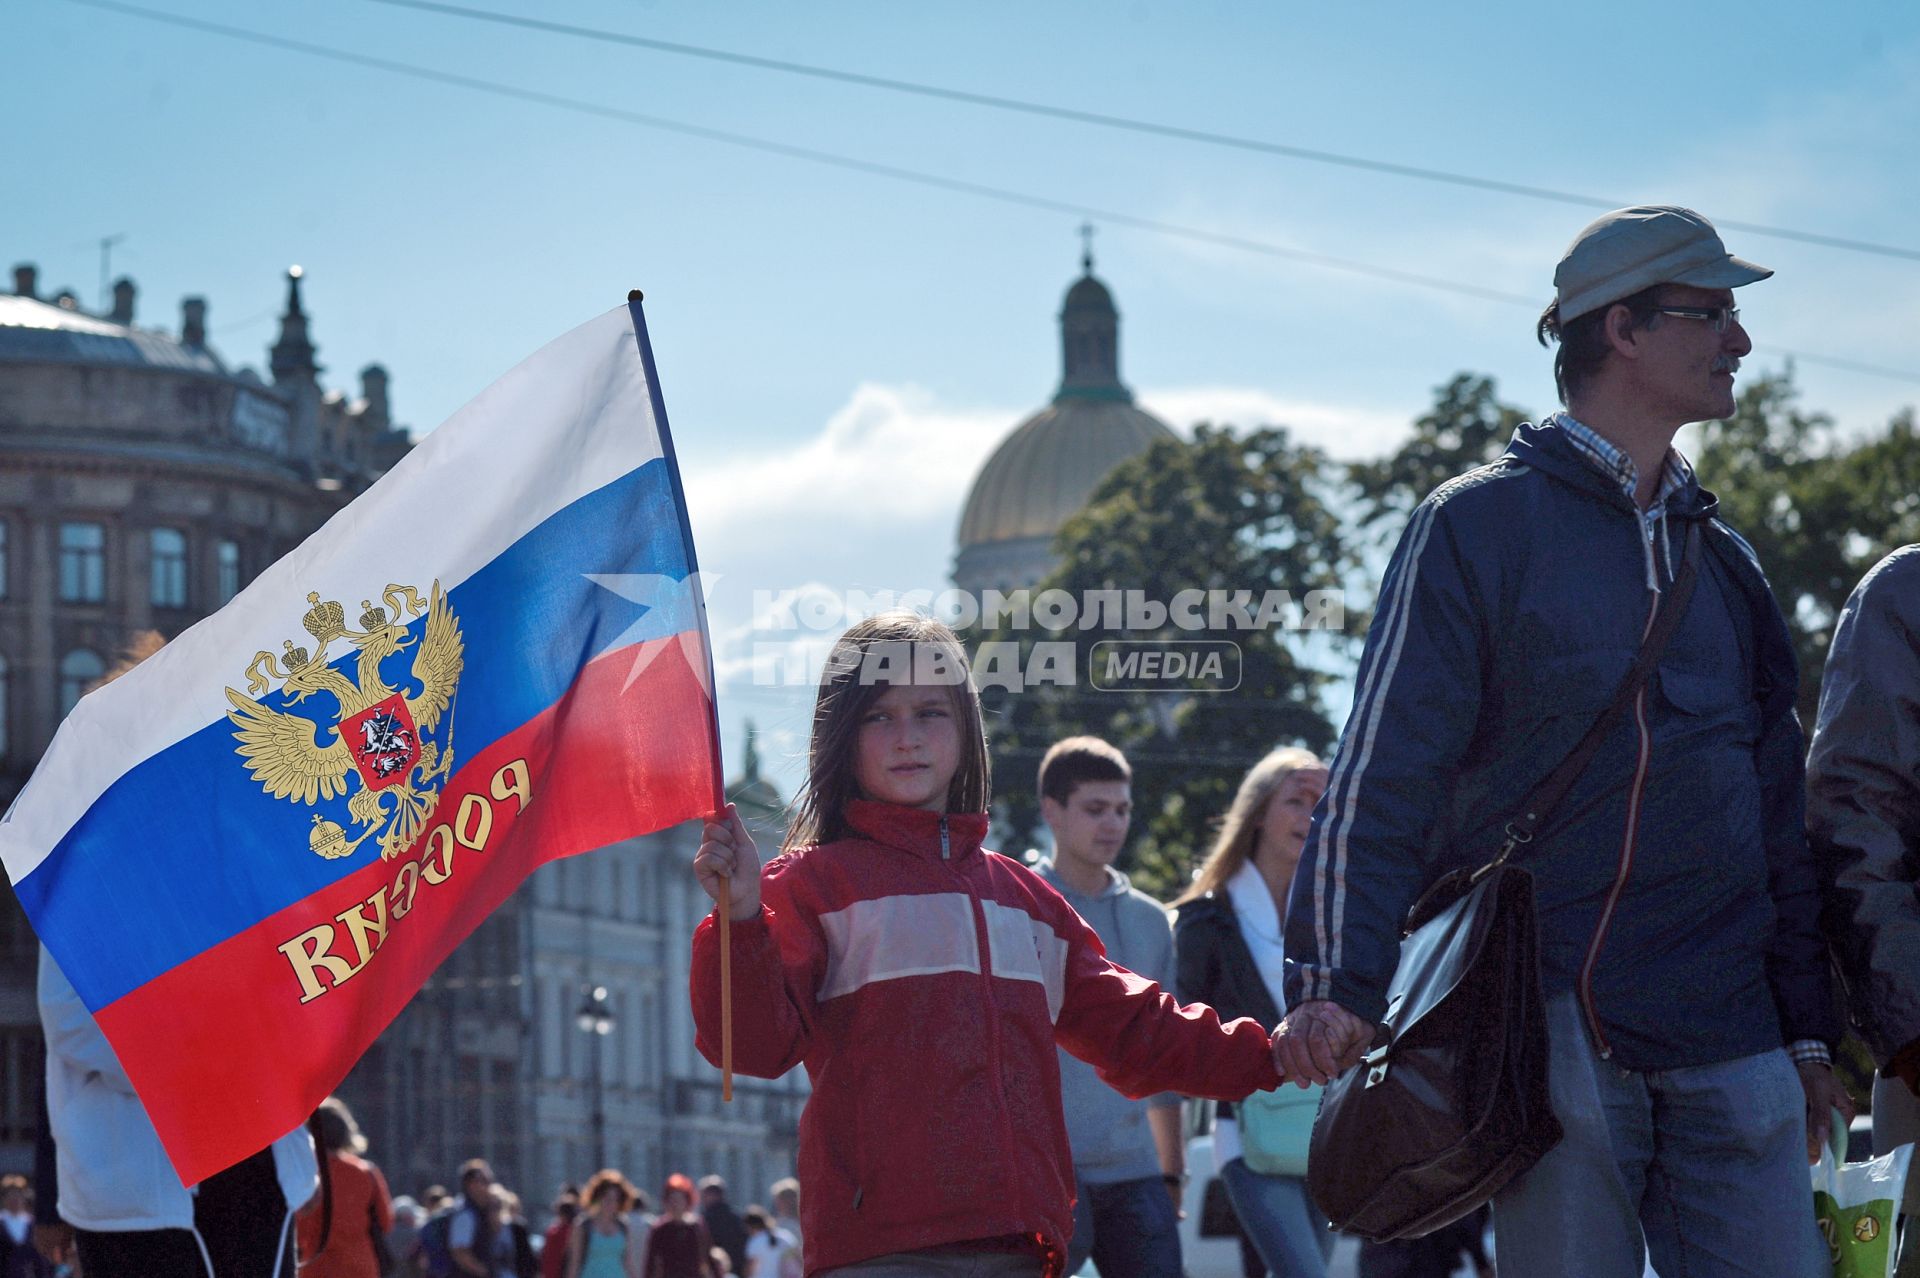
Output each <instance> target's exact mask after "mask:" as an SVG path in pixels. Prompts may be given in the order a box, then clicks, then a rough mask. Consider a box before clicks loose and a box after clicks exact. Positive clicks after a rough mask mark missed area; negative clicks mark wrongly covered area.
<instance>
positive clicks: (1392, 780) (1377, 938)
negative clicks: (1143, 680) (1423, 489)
mask: <svg viewBox="0 0 1920 1278" xmlns="http://www.w3.org/2000/svg"><path fill="white" fill-rule="evenodd" d="M1472 480H1473V477H1472V476H1465V477H1462V479H1460V480H1455V481H1453V482H1452V483H1450V484H1447V485H1444V486H1442V487H1441V488H1440V489H1439V490H1438V491H1436V492H1435V493H1434V494H1433V495H1432V496H1430V497H1428V498H1427V499H1426V501H1424V502H1422V503H1421V504H1420V506H1419V507H1418V508H1417V509H1416V510H1415V511H1414V514H1413V518H1412V519H1411V520H1409V521H1408V524H1407V527H1406V531H1405V532H1403V533H1402V534H1401V537H1400V543H1399V545H1398V546H1397V547H1396V548H1395V550H1394V553H1393V558H1392V560H1391V561H1390V562H1389V564H1388V566H1387V572H1386V576H1385V578H1384V579H1383V580H1382V581H1381V584H1380V602H1379V609H1378V611H1377V612H1376V613H1375V615H1374V618H1373V623H1372V625H1371V626H1370V627H1369V628H1368V631H1367V640H1366V647H1365V650H1364V652H1363V653H1362V655H1361V659H1360V670H1359V676H1358V678H1357V680H1356V682H1355V688H1354V701H1353V710H1352V713H1351V714H1350V715H1349V717H1348V719H1347V725H1346V728H1345V730H1344V731H1343V732H1342V733H1341V737H1340V746H1339V749H1338V751H1337V752H1336V754H1335V756H1334V761H1333V767H1332V769H1331V774H1330V776H1329V779H1328V784H1327V790H1326V794H1325V795H1324V796H1323V797H1322V798H1321V800H1320V805H1319V807H1318V808H1317V809H1316V810H1315V812H1314V815H1313V828H1312V832H1311V833H1310V834H1309V835H1308V837H1307V845H1306V848H1305V849H1304V851H1303V853H1302V855H1301V859H1300V866H1299V869H1298V870H1297V871H1296V872H1295V875H1294V885H1293V892H1292V896H1291V900H1290V902H1289V906H1288V910H1287V918H1286V952H1287V976H1286V993H1287V1002H1288V1005H1289V1006H1292V1005H1294V1004H1297V1003H1301V1002H1304V1001H1306V1000H1309V999H1331V1000H1333V1001H1334V1002H1336V1003H1338V1004H1340V1005H1341V1006H1343V1007H1345V1008H1347V1009H1348V1010H1349V1011H1351V1012H1353V1013H1354V1014H1356V1015H1358V1016H1361V1017H1363V1018H1365V1019H1366V1020H1368V1021H1372V1022H1376V1023H1377V1022H1378V1021H1379V1020H1380V1018H1381V1017H1382V1016H1383V1015H1384V1014H1385V1012H1386V990H1387V984H1388V982H1389V981H1390V980H1391V979H1392V976H1393V970H1394V967H1395V965H1396V964H1397V963H1398V961H1399V951H1400V924H1401V920H1402V919H1403V918H1404V917H1405V915H1406V911H1407V909H1408V907H1409V906H1411V905H1412V904H1413V901H1414V899H1415V897H1416V896H1418V895H1419V893H1420V891H1421V890H1422V888H1423V887H1424V886H1425V883H1426V879H1427V871H1428V867H1427V865H1426V846H1427V839H1428V834H1429V831H1430V830H1431V828H1432V827H1433V824H1434V821H1435V820H1436V818H1437V816H1438V814H1439V812H1440V810H1441V806H1442V804H1443V802H1444V799H1445V795H1446V785H1447V778H1449V777H1451V776H1452V775H1454V773H1455V771H1456V765H1457V763H1458V762H1459V760H1460V759H1461V758H1462V757H1464V755H1465V753H1466V750H1467V746H1468V744H1469V742H1470V741H1471V740H1472V738H1473V733H1474V728H1475V725H1476V722H1477V720H1478V714H1479V702H1480V696H1481V687H1482V669H1483V666H1484V663H1485V661H1486V657H1485V651H1484V644H1483V641H1482V635H1483V632H1484V627H1485V625H1486V620H1485V618H1486V615H1487V614H1486V608H1487V601H1485V600H1483V599H1482V598H1481V597H1480V592H1479V591H1478V590H1477V589H1476V584H1475V581H1474V578H1473V576H1472V574H1471V573H1470V572H1469V570H1468V567H1467V564H1466V558H1465V556H1464V555H1463V554H1462V552H1461V548H1460V546H1459V545H1458V544H1457V542H1456V534H1455V528H1454V521H1453V520H1452V519H1450V518H1449V515H1448V502H1449V500H1450V497H1451V496H1452V495H1454V494H1457V493H1458V492H1459V491H1460V486H1461V485H1463V484H1469V483H1471V482H1472Z"/></svg>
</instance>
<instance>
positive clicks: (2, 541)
mask: <svg viewBox="0 0 1920 1278" xmlns="http://www.w3.org/2000/svg"><path fill="white" fill-rule="evenodd" d="M8 527H9V525H8V523H7V521H6V520H4V519H0V599H5V598H7V597H8V595H9V593H10V590H9V588H10V587H11V586H12V584H13V583H12V582H11V581H9V580H8V579H7V578H8V574H7V528H8Z"/></svg>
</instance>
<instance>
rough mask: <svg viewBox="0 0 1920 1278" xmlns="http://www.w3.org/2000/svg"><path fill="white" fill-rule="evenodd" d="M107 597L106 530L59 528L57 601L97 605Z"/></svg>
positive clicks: (84, 526)
mask: <svg viewBox="0 0 1920 1278" xmlns="http://www.w3.org/2000/svg"><path fill="white" fill-rule="evenodd" d="M106 597H107V530H106V529H105V528H103V527H101V526H100V525H99V524H61V525H60V601H61V602H62V603H99V602H100V601H101V600H103V599H105V598H106Z"/></svg>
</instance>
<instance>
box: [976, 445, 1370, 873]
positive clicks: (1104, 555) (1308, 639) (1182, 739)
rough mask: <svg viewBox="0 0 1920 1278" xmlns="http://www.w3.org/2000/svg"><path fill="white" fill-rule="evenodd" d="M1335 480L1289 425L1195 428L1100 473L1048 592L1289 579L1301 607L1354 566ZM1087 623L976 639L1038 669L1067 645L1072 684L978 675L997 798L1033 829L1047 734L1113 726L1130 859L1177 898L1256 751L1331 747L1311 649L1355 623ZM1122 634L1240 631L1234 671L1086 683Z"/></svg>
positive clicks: (1027, 831) (1222, 636)
mask: <svg viewBox="0 0 1920 1278" xmlns="http://www.w3.org/2000/svg"><path fill="white" fill-rule="evenodd" d="M1328 492H1329V482H1328V466H1327V462H1326V459H1325V458H1324V457H1323V456H1322V455H1321V454H1320V453H1319V452H1318V451H1316V450H1314V449H1311V448H1303V447H1300V446H1298V445H1296V444H1295V443H1294V442H1293V441H1292V439H1291V437H1290V436H1289V435H1288V433H1287V432H1286V431H1285V430H1284V429H1281V428H1273V427H1270V428H1265V429H1260V430H1255V431H1251V432H1248V433H1245V434H1240V433H1237V432H1235V431H1234V430H1232V429H1231V428H1225V429H1214V428H1212V427H1209V426H1204V425H1203V426H1200V427H1198V428H1197V429H1196V431H1195V435H1194V439H1193V441H1192V442H1191V443H1187V442H1183V441H1179V440H1167V441H1162V442H1160V443H1157V444H1155V445H1154V446H1153V447H1152V448H1151V449H1150V450H1149V451H1148V452H1147V453H1145V454H1144V455H1142V456H1141V457H1138V458H1135V459H1134V460H1132V461H1130V462H1127V463H1125V464H1123V465H1121V466H1119V467H1117V468H1116V469H1115V470H1114V471H1113V473H1112V474H1110V475H1109V476H1108V477H1107V478H1106V479H1105V480H1104V481H1103V482H1102V484H1101V485H1100V487H1099V488H1098V489H1097V490H1096V491H1095V493H1094V495H1093V497H1092V499H1091V500H1090V502H1089V503H1088V505H1087V507H1086V508H1085V509H1084V510H1083V511H1082V512H1081V513H1080V514H1078V515H1077V516H1075V517H1074V518H1073V519H1072V520H1070V521H1069V522H1068V523H1067V525H1066V526H1065V527H1064V528H1063V529H1062V530H1061V532H1060V535H1059V538H1058V540H1057V542H1056V547H1057V550H1058V552H1059V554H1060V557H1061V560H1060V563H1061V566H1060V567H1059V569H1058V570H1057V571H1056V572H1055V573H1054V574H1053V575H1052V576H1051V577H1049V578H1048V579H1047V580H1046V581H1045V582H1043V583H1041V586H1040V588H1039V590H1040V591H1045V590H1050V589H1058V590H1064V591H1067V592H1069V593H1070V594H1071V595H1072V596H1073V597H1074V598H1075V599H1076V600H1082V599H1085V598H1087V597H1088V596H1089V595H1090V594H1091V592H1095V591H1122V592H1128V591H1133V592H1139V597H1140V598H1143V599H1146V600H1152V601H1156V602H1158V603H1160V604H1167V603H1170V602H1172V601H1173V600H1174V599H1175V598H1176V596H1178V595H1179V594H1180V592H1182V591H1195V590H1198V591H1203V592H1209V591H1221V592H1228V594H1230V595H1231V594H1233V593H1234V592H1239V595H1240V597H1241V599H1242V601H1243V602H1244V603H1245V605H1246V606H1247V607H1248V608H1249V610H1250V611H1257V609H1258V607H1259V605H1260V603H1261V602H1262V600H1263V598H1264V597H1265V596H1266V594H1267V592H1269V591H1286V592H1288V594H1289V596H1290V597H1291V599H1292V601H1293V602H1294V603H1296V604H1300V603H1302V602H1304V601H1305V598H1306V595H1307V593H1308V592H1310V591H1317V590H1322V589H1337V588H1338V587H1339V585H1340V583H1341V581H1342V580H1344V578H1345V576H1346V575H1347V574H1348V572H1349V571H1350V570H1351V568H1352V560H1351V558H1350V556H1349V555H1348V553H1347V550H1346V548H1345V543H1344V537H1343V530H1342V527H1341V522H1340V520H1339V518H1338V517H1337V515H1336V514H1335V513H1334V511H1333V510H1332V508H1331V507H1330V505H1329V501H1328ZM1036 593H1038V592H1036ZM1093 620H1095V619H1093V618H1089V617H1087V616H1085V615H1084V614H1083V615H1082V616H1081V617H1080V624H1079V625H1078V626H1077V627H1076V628H1074V629H1072V630H1070V631H1067V632H1064V633H1061V634H1057V635H1056V634H1051V633H1046V632H1037V631H1035V630H1032V629H1028V630H1014V629H1011V628H1008V627H1004V626H1003V627H1002V628H1001V629H999V630H997V631H995V632H993V633H990V634H985V635H980V636H977V637H978V638H981V639H985V640H988V641H992V642H996V643H999V644H1005V645H1017V648H1018V651H1019V653H1020V655H1021V668H1022V669H1028V670H1030V669H1031V665H1032V662H1033V660H1034V659H1035V656H1036V645H1037V644H1041V643H1049V642H1051V643H1065V644H1070V645H1071V648H1072V657H1073V667H1072V668H1073V682H1072V683H1071V685H1067V686H1043V687H1028V688H1025V689H1024V690H1022V691H1019V692H1008V691H1007V690H1005V689H997V688H993V687H991V686H989V687H987V688H986V689H985V690H984V695H985V697H986V700H987V705H988V713H989V716H990V718H989V734H990V740H991V741H992V746H993V756H994V760H993V761H994V776H995V778H996V779H997V783H998V784H997V791H998V795H999V800H1000V802H999V803H998V804H997V807H998V808H999V811H1000V813H1001V817H1002V820H1003V822H1004V823H1005V824H1006V825H1008V826H1009V827H1011V833H1012V834H1013V836H1014V838H1015V839H1016V840H1027V839H1031V837H1032V835H1033V834H1034V833H1035V831H1036V830H1037V827H1038V817H1039V805H1038V797H1037V796H1036V795H1035V793H1034V775H1035V772H1036V770H1037V768H1038V766H1039V762H1040V758H1041V756H1042V755H1043V754H1044V753H1045V752H1046V749H1047V747H1048V746H1049V745H1051V744H1052V743H1053V742H1054V741H1056V740H1058V739H1060V738H1061V737H1064V736H1070V735H1074V734H1076V733H1083V732H1085V733H1094V734H1096V735H1099V736H1102V737H1105V738H1106V739H1107V740H1109V741H1111V742H1113V743H1114V744H1115V745H1117V746H1119V747H1120V748H1121V749H1122V750H1123V751H1125V752H1126V754H1127V756H1128V758H1129V759H1130V760H1131V761H1132V763H1133V766H1134V769H1135V772H1134V783H1133V794H1134V805H1135V818H1134V832H1133V836H1132V838H1131V839H1130V841H1129V852H1128V861H1127V863H1126V868H1128V869H1130V870H1131V871H1132V873H1133V875H1134V879H1135V882H1136V884H1137V885H1138V886H1140V887H1141V888H1142V890H1144V891H1147V892H1150V893H1153V894H1155V895H1158V896H1160V897H1162V898H1163V899H1165V898H1168V897H1171V896H1172V895H1174V894H1176V893H1177V892H1178V891H1179V890H1180V889H1181V888H1182V887H1183V886H1184V885H1185V884H1186V882H1187V881H1188V878H1189V876H1190V874H1191V870H1192V867H1193V865H1194V864H1196V863H1197V858H1198V857H1199V856H1200V855H1202V854H1203V853H1204V851H1205V849H1206V844H1207V841H1208V836H1209V833H1210V828H1211V822H1212V821H1213V820H1214V819H1216V818H1217V817H1219V816H1220V815H1221V814H1223V813H1224V812H1225V810H1226V806H1227V804H1228V802H1229V801H1230V800H1231V798H1232V796H1233V792H1234V790H1235V788H1236V787H1237V786H1238V785H1239V782H1240V779H1241V777H1242V776H1243V775H1244V773H1245V772H1246V770H1247V769H1248V768H1249V767H1250V766H1252V765H1253V764H1254V763H1255V762H1256V761H1257V760H1259V759H1260V757H1261V756H1262V755H1264V754H1265V753H1266V752H1267V751H1269V750H1271V749H1273V748H1275V747H1277V746H1280V745H1288V744H1301V745H1305V746H1307V747H1308V748H1310V749H1315V750H1321V751H1324V750H1326V749H1327V747H1328V746H1329V745H1330V743H1331V742H1332V740H1333V736H1334V729H1333V726H1332V725H1331V724H1330V723H1329V722H1328V720H1327V717H1326V715H1325V713H1324V711H1323V709H1322V706H1321V698H1320V693H1321V690H1322V689H1323V687H1325V685H1326V683H1327V682H1328V678H1329V676H1328V675H1327V674H1326V673H1325V672H1324V671H1323V670H1322V669H1320V668H1318V667H1317V666H1315V665H1314V664H1310V663H1309V662H1308V660H1306V659H1305V658H1304V657H1303V652H1307V651H1313V652H1316V653H1318V654H1319V655H1322V656H1324V655H1325V653H1326V652H1328V651H1332V650H1336V649H1337V648H1338V647H1340V646H1341V645H1342V644H1344V642H1345V636H1344V635H1342V634H1339V633H1334V632H1328V631H1320V632H1312V633H1311V634H1307V633H1303V632H1300V631H1291V630H1287V629H1284V628H1281V627H1278V626H1265V627H1260V628H1253V629H1247V628H1240V627H1239V626H1236V625H1235V624H1234V622H1233V620H1232V619H1231V618H1228V617H1226V616H1224V615H1223V616H1221V617H1218V618H1216V617H1211V616H1208V617H1206V618H1205V620H1206V622H1207V624H1206V625H1205V626H1204V627H1203V628H1201V629H1184V628H1182V627H1181V626H1180V625H1179V624H1177V622H1176V620H1175V619H1174V617H1173V616H1171V615H1169V616H1168V617H1166V618H1165V619H1164V620H1163V621H1162V622H1161V624H1159V625H1157V626H1154V627H1152V628H1151V629H1132V630H1128V629H1123V628H1119V627H1117V626H1116V625H1114V624H1095V625H1089V624H1088V623H1089V622H1090V621H1093ZM1113 620H1114V619H1113V618H1111V617H1110V616H1109V617H1108V618H1106V621H1107V622H1108V623H1111V622H1113ZM1216 623H1218V624H1216ZM1115 640H1128V641H1150V642H1156V643H1164V644H1181V645H1185V644H1189V643H1192V642H1194V641H1214V642H1228V643H1233V644H1236V645H1237V646H1238V650H1239V653H1240V661H1239V665H1240V671H1239V674H1240V678H1239V682H1238V685H1237V686H1235V687H1234V688H1232V689H1231V690H1198V689H1197V687H1196V686H1194V685H1187V686H1183V687H1182V688H1181V689H1179V690H1168V689H1162V690H1154V691H1103V690H1100V689H1097V688H1095V687H1094V686H1092V683H1091V681H1090V680H1091V676H1092V675H1093V674H1094V673H1095V672H1096V665H1095V663H1096V660H1097V659H1103V654H1102V653H1101V652H1096V650H1095V649H1096V645H1099V644H1102V643H1111V642H1112V641H1115Z"/></svg>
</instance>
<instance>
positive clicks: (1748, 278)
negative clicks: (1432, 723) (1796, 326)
mask: <svg viewBox="0 0 1920 1278" xmlns="http://www.w3.org/2000/svg"><path fill="white" fill-rule="evenodd" d="M1771 274H1773V272H1772V271H1771V270H1769V269H1768V268H1767V267H1764V266H1756V265H1754V264H1753V263H1752V262H1749V261H1746V260H1745V259H1743V258H1738V257H1735V256H1734V255H1733V254H1731V253H1729V252H1727V246H1726V245H1725V244H1722V243H1721V242H1720V233H1719V232H1718V231H1716V230H1714V229H1713V223H1711V222H1709V221H1707V219H1705V218H1704V217H1701V216H1700V215H1699V214H1698V213H1695V212H1694V211H1693V210H1692V209H1683V208H1680V207H1678V206H1676V205H1672V204H1637V205H1635V206H1634V207H1632V208H1630V209H1615V210H1614V211H1613V212H1611V213H1607V214H1604V215H1602V216H1601V217H1599V218H1597V219H1595V220H1594V221H1593V222H1592V223H1590V224H1589V225H1588V226H1587V228H1586V229H1585V230H1583V231H1581V232H1580V234H1578V235H1576V236H1574V237H1573V243H1572V244H1570V245H1568V246H1567V251H1566V253H1565V254H1564V255H1562V256H1561V258H1560V265H1559V266H1557V267H1555V268H1554V272H1553V287H1554V297H1555V300H1557V301H1558V302H1559V303H1560V322H1561V323H1562V324H1566V323H1567V322H1569V321H1570V320H1574V319H1577V318H1579V317H1580V316H1582V315H1585V314H1586V313H1587V312H1588V311H1596V310H1599V309H1600V308H1601V307H1602V306H1606V305H1607V304H1609V303H1611V302H1617V301H1619V300H1620V299H1621V298H1623V297H1630V296H1632V295H1633V294H1635V293H1638V292H1639V291H1640V290H1641V289H1643V288H1651V287H1653V286H1654V285H1655V284H1692V285H1694V286H1696V287H1698V288H1739V287H1740V286H1741V285H1742V284H1752V283H1753V282H1755V281H1756V280H1764V279H1766V278H1767V276H1769V275H1771Z"/></svg>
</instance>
